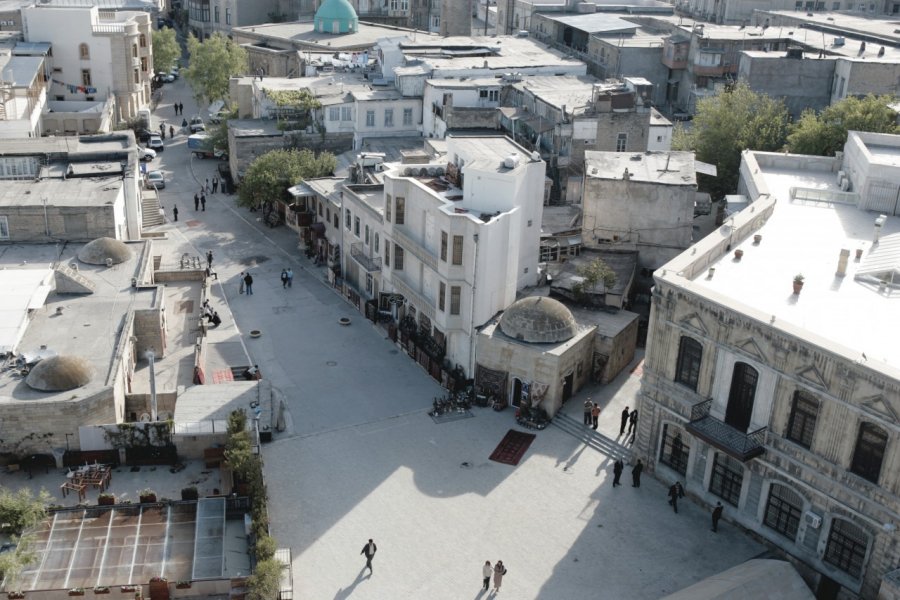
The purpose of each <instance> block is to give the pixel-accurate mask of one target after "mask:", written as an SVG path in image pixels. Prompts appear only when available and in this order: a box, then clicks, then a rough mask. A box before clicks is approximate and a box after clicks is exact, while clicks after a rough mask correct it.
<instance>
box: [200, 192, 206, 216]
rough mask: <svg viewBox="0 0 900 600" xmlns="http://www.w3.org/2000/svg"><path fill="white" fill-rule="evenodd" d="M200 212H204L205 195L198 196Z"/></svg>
mask: <svg viewBox="0 0 900 600" xmlns="http://www.w3.org/2000/svg"><path fill="white" fill-rule="evenodd" d="M200 212H206V194H203V193H201V194H200Z"/></svg>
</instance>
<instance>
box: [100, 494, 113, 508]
mask: <svg viewBox="0 0 900 600" xmlns="http://www.w3.org/2000/svg"><path fill="white" fill-rule="evenodd" d="M115 503H116V497H115V495H114V494H108V493H106V492H104V493H102V494H100V495H99V496H97V506H112V505H114V504H115Z"/></svg>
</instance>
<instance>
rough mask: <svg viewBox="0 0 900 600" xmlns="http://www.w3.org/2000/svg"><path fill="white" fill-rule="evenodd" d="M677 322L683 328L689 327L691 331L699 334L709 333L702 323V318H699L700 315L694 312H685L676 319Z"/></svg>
mask: <svg viewBox="0 0 900 600" xmlns="http://www.w3.org/2000/svg"><path fill="white" fill-rule="evenodd" d="M678 324H679V325H681V326H682V327H684V328H685V329H690V330H691V331H694V332H697V333H699V334H701V335H704V336H706V335H709V329H707V328H706V325H705V324H704V323H703V319H701V318H700V315H698V314H697V313H695V312H692V313H688V314H686V315H685V316H684V317H682V319H681V320H680V321H678Z"/></svg>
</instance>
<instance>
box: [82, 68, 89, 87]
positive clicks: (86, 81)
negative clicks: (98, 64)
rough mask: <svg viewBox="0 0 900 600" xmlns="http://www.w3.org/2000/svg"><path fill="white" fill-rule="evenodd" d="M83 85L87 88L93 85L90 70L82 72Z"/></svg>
mask: <svg viewBox="0 0 900 600" xmlns="http://www.w3.org/2000/svg"><path fill="white" fill-rule="evenodd" d="M81 85H83V86H85V87H87V86H90V85H92V84H91V70H90V69H82V70H81Z"/></svg>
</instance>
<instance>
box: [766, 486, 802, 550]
mask: <svg viewBox="0 0 900 600" xmlns="http://www.w3.org/2000/svg"><path fill="white" fill-rule="evenodd" d="M802 514H803V498H802V497H801V496H800V494H798V493H797V492H795V491H794V490H792V489H791V488H789V487H787V486H786V485H781V484H779V483H773V484H772V486H771V488H770V489H769V501H768V502H767V503H766V514H765V516H764V517H763V523H764V524H765V525H766V527H771V528H772V529H774V530H775V531H777V532H778V533H780V534H781V535H783V536H785V537H786V538H788V539H789V540H791V541H793V540H795V539H796V538H797V530H798V529H800V516H801V515H802Z"/></svg>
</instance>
